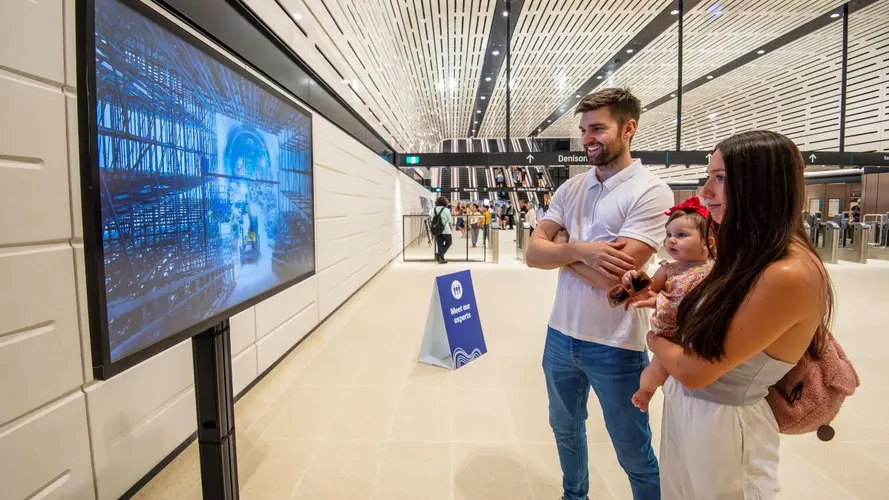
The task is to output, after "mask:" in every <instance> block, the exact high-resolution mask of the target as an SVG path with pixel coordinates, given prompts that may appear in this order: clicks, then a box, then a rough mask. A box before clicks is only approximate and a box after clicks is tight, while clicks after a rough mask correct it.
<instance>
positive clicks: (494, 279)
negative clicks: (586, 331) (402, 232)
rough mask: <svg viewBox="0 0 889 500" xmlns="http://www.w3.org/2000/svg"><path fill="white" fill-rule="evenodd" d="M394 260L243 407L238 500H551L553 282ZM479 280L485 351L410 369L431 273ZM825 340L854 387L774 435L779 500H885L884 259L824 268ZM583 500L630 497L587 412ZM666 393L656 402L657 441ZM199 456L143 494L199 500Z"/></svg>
mask: <svg viewBox="0 0 889 500" xmlns="http://www.w3.org/2000/svg"><path fill="white" fill-rule="evenodd" d="M502 250H503V258H502V259H501V264H499V265H496V266H495V265H492V264H481V263H480V264H470V265H468V266H467V265H465V264H464V265H448V266H447V267H442V266H438V265H436V264H416V263H400V262H395V263H393V264H392V265H390V266H389V267H388V268H386V269H385V270H384V271H383V272H382V273H381V274H380V275H379V276H378V277H377V278H376V279H374V280H373V281H372V282H371V283H369V284H368V285H367V286H366V287H365V288H364V290H362V291H361V292H360V293H359V294H357V295H356V296H355V297H353V298H352V300H351V301H349V302H348V303H347V304H346V305H345V306H344V307H343V308H342V309H340V310H339V311H338V312H337V313H336V314H335V315H334V316H333V317H331V318H330V319H329V320H328V321H327V322H326V323H325V324H324V325H322V326H321V327H320V328H319V329H318V330H317V331H316V332H315V333H314V334H312V336H311V337H309V338H308V339H307V340H306V341H305V342H304V343H303V344H302V345H301V346H300V347H299V348H298V349H296V350H295V351H294V352H293V353H291V355H289V356H288V357H287V358H286V359H285V360H284V361H283V362H282V363H281V364H280V365H279V366H278V367H277V368H276V369H275V370H274V371H273V372H272V373H270V374H269V375H268V376H267V377H266V378H265V379H263V380H262V381H261V382H260V383H259V384H258V385H257V386H256V387H255V388H254V389H253V390H251V391H250V392H249V393H248V394H247V395H246V396H245V397H244V398H243V399H242V400H241V401H240V402H239V403H238V404H237V406H236V412H237V421H236V425H237V428H238V429H239V431H238V451H239V470H240V484H241V493H242V498H244V499H247V500H250V499H262V500H275V499H308V500H316V499H318V500H326V499H337V500H339V499H350V500H359V499H367V500H371V499H372V500H400V499H410V500H423V499H428V500H433V499H435V500H438V499H441V500H483V499H484V500H488V499H494V500H496V499H504V500H506V499H508V500H519V499H540V500H555V499H557V498H558V497H559V495H560V481H561V476H560V471H559V466H558V459H557V455H556V451H555V446H554V444H553V438H552V434H551V432H550V430H549V425H548V423H547V411H546V394H545V389H544V386H543V377H542V373H541V369H540V357H541V352H542V351H541V349H542V346H543V339H544V329H545V326H546V320H547V316H548V312H549V309H550V305H551V301H552V298H553V295H554V290H555V278H556V275H555V273H554V272H541V271H534V270H529V269H526V268H523V267H521V265H520V264H519V263H517V262H515V261H514V259H513V258H512V257H513V256H514V247H511V246H510V245H509V244H504V245H503V247H502ZM466 268H469V269H471V270H472V273H473V279H474V284H475V287H476V293H477V296H478V304H479V310H480V312H481V317H482V324H483V327H484V331H485V336H486V340H487V343H488V349H489V352H488V354H487V355H485V356H483V357H482V358H480V359H478V360H476V361H474V362H473V363H471V364H470V365H468V366H466V367H464V368H462V369H460V370H458V371H456V372H451V371H446V370H443V369H441V368H436V367H432V366H426V365H423V364H418V363H417V362H416V357H417V352H418V349H419V346H420V341H421V338H422V334H423V328H424V324H425V318H426V311H427V308H428V306H429V295H430V293H431V291H432V286H433V279H434V277H435V276H436V275H437V274H438V273H440V272H443V271H456V270H458V269H466ZM831 274H832V277H833V280H834V284H835V287H836V290H837V297H838V301H837V303H838V309H837V318H836V323H835V327H834V330H835V332H836V335H837V337H838V338H839V339H840V341H841V343H842V344H843V346H844V347H845V348H846V350H847V352H848V354H849V356H850V357H851V359H852V360H853V362H854V363H855V365H856V367H857V369H858V371H859V374H860V376H861V378H862V386H861V388H860V389H859V392H858V393H857V394H856V395H855V396H854V397H852V398H850V399H849V400H847V403H846V406H845V407H844V410H843V412H842V414H841V415H840V417H839V419H838V420H837V421H836V422H835V424H836V425H835V427H836V429H837V437H836V439H834V440H833V441H832V442H829V443H822V442H820V441H818V440H817V439H816V438H815V437H814V436H798V437H788V438H785V439H783V441H782V448H781V459H782V461H781V465H780V475H781V480H782V484H783V488H784V491H783V493H782V495H781V498H782V499H813V500H814V499H825V500H828V499H829V500H838V499H851V498H860V499H886V498H889V460H887V458H889V454H887V452H889V427H887V426H884V425H882V424H881V422H884V421H885V420H886V417H887V415H889V368H887V367H886V362H885V358H886V357H887V351H889V338H887V335H886V332H887V329H886V327H885V325H886V321H887V316H886V313H885V311H886V308H885V306H884V304H885V303H886V299H887V298H889V263H884V262H872V263H871V264H868V265H867V266H861V265H854V264H845V263H844V264H840V265H838V266H833V267H831ZM590 406H591V408H590V420H589V422H588V431H589V443H590V455H591V460H590V462H591V463H590V467H591V471H590V483H591V488H592V496H591V498H595V499H612V498H613V499H629V498H631V494H630V491H629V485H628V483H627V480H626V478H625V476H624V475H623V473H622V471H621V470H620V467H619V466H618V464H617V460H616V458H615V456H614V451H613V448H612V446H611V444H610V442H609V440H608V436H607V434H606V432H605V429H604V424H603V421H602V417H601V413H600V412H599V411H597V408H596V406H597V405H596V403H595V401H591V403H590ZM660 408H661V400H660V396H658V397H657V399H656V400H655V402H654V405H653V409H652V411H653V418H652V420H653V432H654V434H655V439H656V440H657V439H659V435H660V433H659V431H660V425H659V420H660ZM199 483H200V477H199V471H198V458H197V447H196V445H192V446H190V447H189V448H188V449H186V451H185V452H184V453H182V454H181V455H180V456H179V457H177V458H176V460H174V461H173V462H172V463H171V464H170V465H169V466H168V467H167V468H166V469H164V470H163V471H162V472H161V473H160V474H159V475H158V476H156V477H155V479H154V480H152V481H151V482H150V483H149V484H148V485H147V486H146V487H145V488H143V490H142V491H141V492H139V494H138V495H137V498H140V499H154V500H159V499H180V498H187V499H197V498H200V497H201V493H200V484H199Z"/></svg>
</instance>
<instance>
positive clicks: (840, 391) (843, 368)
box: [766, 332, 861, 441]
mask: <svg viewBox="0 0 889 500" xmlns="http://www.w3.org/2000/svg"><path fill="white" fill-rule="evenodd" d="M860 383H861V382H860V381H859V379H858V373H856V372H855V368H853V367H852V363H851V362H850V361H849V358H848V357H846V353H845V352H844V351H843V348H842V347H840V344H839V343H837V341H836V339H834V338H833V335H832V334H831V333H830V332H828V334H827V339H826V342H825V343H824V348H823V349H822V353H821V359H818V360H815V359H812V357H811V355H810V354H809V351H808V350H806V353H805V354H804V355H803V357H802V359H800V360H799V362H798V363H797V364H796V366H795V367H794V368H792V369H791V370H790V371H789V372H787V374H786V375H784V378H782V379H781V380H779V381H778V382H777V383H776V384H775V385H773V386H772V387H769V395H768V396H766V400H767V401H768V402H769V406H771V407H772V413H774V414H775V420H777V421H778V430H779V431H780V432H781V433H782V434H806V433H809V432H817V433H818V438H819V439H821V440H822V441H830V440H831V439H833V436H834V430H833V428H832V427H831V426H830V425H829V424H830V422H831V421H832V420H833V419H834V418H836V416H837V414H838V413H839V412H840V406H842V404H843V401H844V400H845V399H846V397H847V396H851V395H852V394H854V393H855V389H856V388H857V387H858V386H859V385H860Z"/></svg>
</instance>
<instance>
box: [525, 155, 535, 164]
mask: <svg viewBox="0 0 889 500" xmlns="http://www.w3.org/2000/svg"><path fill="white" fill-rule="evenodd" d="M526 158H527V159H528V164H529V165H530V164H531V161H532V160H534V156H533V155H528V156H526Z"/></svg>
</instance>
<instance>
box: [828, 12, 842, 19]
mask: <svg viewBox="0 0 889 500" xmlns="http://www.w3.org/2000/svg"><path fill="white" fill-rule="evenodd" d="M830 17H832V18H834V19H836V18H838V17H840V15H839V14H838V13H836V12H834V13H833V14H831V15H830Z"/></svg>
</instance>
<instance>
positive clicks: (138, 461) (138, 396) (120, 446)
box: [85, 341, 197, 500]
mask: <svg viewBox="0 0 889 500" xmlns="http://www.w3.org/2000/svg"><path fill="white" fill-rule="evenodd" d="M193 384H194V373H193V363H192V353H191V342H190V341H186V342H182V343H180V344H179V345H177V346H176V347H173V348H171V349H169V350H167V351H164V352H163V353H161V354H159V355H157V356H155V357H153V358H151V359H149V360H147V361H145V362H143V363H140V364H138V365H136V366H134V367H133V368H130V369H129V370H127V371H125V372H123V373H121V374H119V375H116V376H115V377H113V378H111V379H110V380H107V381H104V382H96V383H95V384H94V385H91V386H89V387H87V388H86V389H85V391H86V397H87V408H88V410H89V415H90V420H89V425H90V434H91V437H92V444H93V447H92V449H93V460H94V464H95V467H96V477H97V480H98V485H97V486H98V491H99V498H100V499H102V500H104V499H113V498H118V497H120V495H122V494H123V493H124V492H126V491H127V490H128V489H129V488H130V487H131V486H132V485H133V484H135V483H136V481H138V480H139V479H140V478H141V477H142V476H143V475H145V473H147V472H148V471H149V470H151V468H152V467H154V466H155V465H156V464H157V463H158V462H160V461H161V460H162V459H163V458H164V457H165V456H166V455H167V454H169V453H170V452H171V451H172V450H173V449H174V448H175V447H176V446H178V445H179V444H180V443H182V441H183V440H185V438H187V437H188V436H189V435H190V434H191V433H193V432H194V431H195V429H196V428H197V420H196V418H197V417H196V412H195V401H194V389H193V387H192V386H193Z"/></svg>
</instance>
